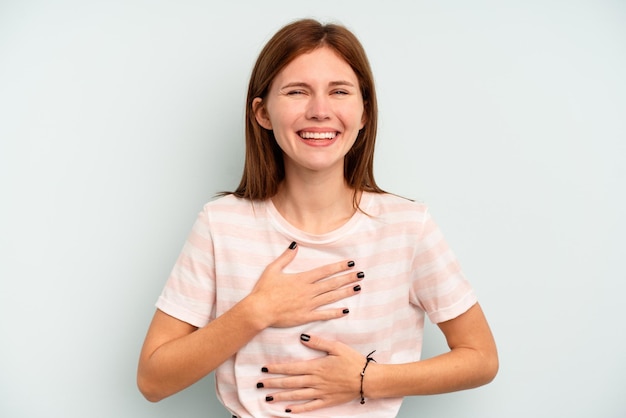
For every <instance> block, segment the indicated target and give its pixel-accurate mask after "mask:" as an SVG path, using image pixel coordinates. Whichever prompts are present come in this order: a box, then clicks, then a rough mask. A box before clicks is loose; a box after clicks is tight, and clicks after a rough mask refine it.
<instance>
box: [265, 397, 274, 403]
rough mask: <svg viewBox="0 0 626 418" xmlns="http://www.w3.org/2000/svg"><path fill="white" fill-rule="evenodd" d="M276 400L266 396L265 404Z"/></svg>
mask: <svg viewBox="0 0 626 418" xmlns="http://www.w3.org/2000/svg"><path fill="white" fill-rule="evenodd" d="M273 400H274V397H273V396H266V397H265V402H272V401H273Z"/></svg>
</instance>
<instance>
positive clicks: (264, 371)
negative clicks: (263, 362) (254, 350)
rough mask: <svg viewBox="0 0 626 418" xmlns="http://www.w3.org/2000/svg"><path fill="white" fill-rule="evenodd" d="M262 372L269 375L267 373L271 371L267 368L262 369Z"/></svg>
mask: <svg viewBox="0 0 626 418" xmlns="http://www.w3.org/2000/svg"><path fill="white" fill-rule="evenodd" d="M261 372H263V373H267V372H269V370H267V367H261Z"/></svg>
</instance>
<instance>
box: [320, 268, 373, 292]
mask: <svg viewBox="0 0 626 418" xmlns="http://www.w3.org/2000/svg"><path fill="white" fill-rule="evenodd" d="M363 278H365V273H363V272H362V271H358V272H350V273H347V274H342V275H340V276H335V277H332V278H330V279H328V280H324V281H321V282H319V283H316V286H317V289H318V291H319V294H320V295H321V294H323V293H326V292H330V291H332V290H336V289H340V288H342V287H344V286H347V285H353V287H354V285H356V284H357V282H360V281H361V280H363Z"/></svg>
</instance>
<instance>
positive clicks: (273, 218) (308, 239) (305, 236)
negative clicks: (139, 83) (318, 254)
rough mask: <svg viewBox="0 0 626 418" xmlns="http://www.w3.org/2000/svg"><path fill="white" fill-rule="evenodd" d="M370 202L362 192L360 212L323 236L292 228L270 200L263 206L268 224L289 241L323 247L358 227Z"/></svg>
mask: <svg viewBox="0 0 626 418" xmlns="http://www.w3.org/2000/svg"><path fill="white" fill-rule="evenodd" d="M371 201H372V194H371V193H368V192H365V191H364V192H363V193H362V194H361V201H360V202H359V207H360V208H361V210H359V209H357V210H356V211H355V212H354V214H353V215H352V217H351V218H350V219H348V221H347V222H345V223H344V224H343V225H341V226H340V227H339V228H336V229H334V230H332V231H329V232H326V233H324V234H312V233H309V232H305V231H302V230H301V229H298V228H296V227H295V226H293V225H292V224H291V223H289V221H287V220H286V219H285V218H284V217H283V216H282V215H281V214H280V212H279V211H278V209H276V206H274V202H272V199H267V200H266V205H265V206H266V211H267V215H268V218H269V220H270V222H271V223H272V224H273V226H274V227H275V228H276V229H277V230H278V231H280V232H282V233H283V234H285V235H286V236H287V237H289V239H291V240H293V241H296V242H297V243H304V244H311V245H323V244H329V243H332V242H334V241H337V240H338V239H341V238H343V237H345V236H346V235H347V234H349V233H350V232H351V231H353V230H354V229H355V228H356V227H357V226H358V225H359V223H360V222H361V220H362V219H363V218H364V217H366V216H367V215H365V214H364V213H363V211H364V212H366V213H367V211H368V208H369V206H370V204H371Z"/></svg>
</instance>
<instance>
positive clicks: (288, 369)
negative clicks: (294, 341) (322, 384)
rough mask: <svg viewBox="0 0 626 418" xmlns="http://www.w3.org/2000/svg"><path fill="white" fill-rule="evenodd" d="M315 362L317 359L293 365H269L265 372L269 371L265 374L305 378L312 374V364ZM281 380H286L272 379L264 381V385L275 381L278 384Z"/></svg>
mask: <svg viewBox="0 0 626 418" xmlns="http://www.w3.org/2000/svg"><path fill="white" fill-rule="evenodd" d="M315 360H317V359H313V360H303V361H294V362H292V363H275V364H268V365H267V366H265V368H264V369H263V370H265V369H267V372H265V373H271V374H282V375H285V376H304V375H309V374H311V370H313V369H314V367H313V365H312V364H311V363H312V362H314V361H315ZM280 379H285V378H281V377H276V378H272V379H264V380H263V383H266V382H269V381H270V380H274V381H275V383H276V382H280ZM277 384H278V383H277Z"/></svg>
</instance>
